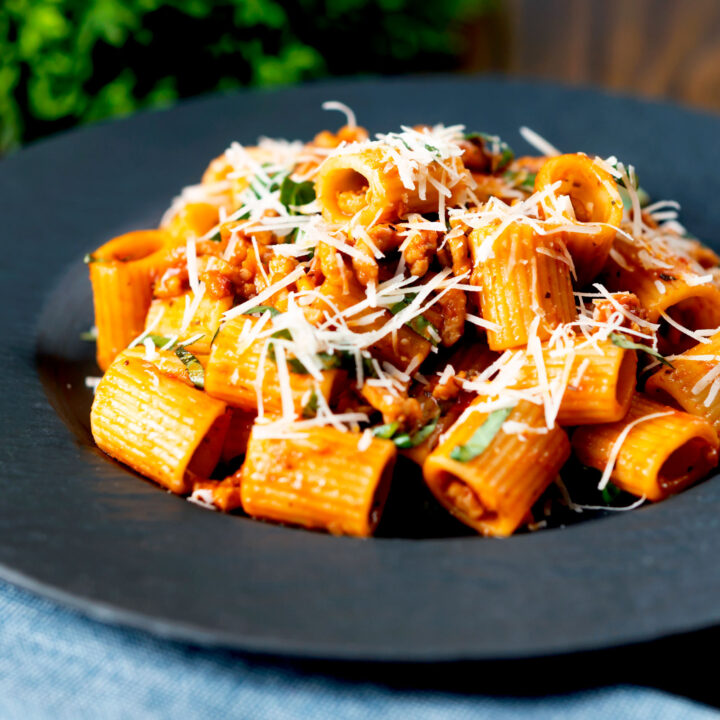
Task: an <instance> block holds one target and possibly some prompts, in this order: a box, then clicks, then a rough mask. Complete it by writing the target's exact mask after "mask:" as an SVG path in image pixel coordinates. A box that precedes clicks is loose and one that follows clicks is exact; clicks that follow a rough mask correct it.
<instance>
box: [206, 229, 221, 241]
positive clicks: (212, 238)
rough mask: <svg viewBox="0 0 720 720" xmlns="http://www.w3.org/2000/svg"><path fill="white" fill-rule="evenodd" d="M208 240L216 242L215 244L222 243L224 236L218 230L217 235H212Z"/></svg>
mask: <svg viewBox="0 0 720 720" xmlns="http://www.w3.org/2000/svg"><path fill="white" fill-rule="evenodd" d="M208 240H210V242H215V243H219V242H222V235H221V234H220V230H218V231H217V232H216V233H214V234H213V235H211V236H210V237H209V238H208Z"/></svg>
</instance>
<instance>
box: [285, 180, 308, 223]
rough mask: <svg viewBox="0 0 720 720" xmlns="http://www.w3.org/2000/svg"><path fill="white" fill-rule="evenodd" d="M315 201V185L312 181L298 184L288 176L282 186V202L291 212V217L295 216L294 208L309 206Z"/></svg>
mask: <svg viewBox="0 0 720 720" xmlns="http://www.w3.org/2000/svg"><path fill="white" fill-rule="evenodd" d="M314 199H315V184H314V183H313V182H311V181H310V180H305V181H304V182H299V183H297V182H295V181H294V180H292V179H291V178H290V176H289V175H287V176H286V177H285V179H284V180H283V181H282V185H281V186H280V202H281V203H282V204H283V205H284V206H285V207H286V208H287V209H288V210H289V211H290V214H291V215H292V214H295V213H294V211H293V210H292V208H293V207H300V206H301V205H307V204H308V203H311V202H312V201H313V200H314Z"/></svg>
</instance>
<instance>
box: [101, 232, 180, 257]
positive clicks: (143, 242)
mask: <svg viewBox="0 0 720 720" xmlns="http://www.w3.org/2000/svg"><path fill="white" fill-rule="evenodd" d="M167 241H168V237H167V235H166V234H165V233H164V232H160V231H157V230H147V231H144V230H140V231H137V232H130V233H126V234H125V235H120V236H119V237H116V238H115V239H114V240H111V241H110V242H108V243H105V245H103V246H102V247H100V248H98V250H96V251H95V252H94V253H93V255H92V257H93V259H94V260H95V261H102V262H119V263H131V262H137V261H138V260H145V259H146V258H149V257H150V256H151V255H154V254H155V253H158V252H160V251H161V250H164V249H165V247H166V246H167Z"/></svg>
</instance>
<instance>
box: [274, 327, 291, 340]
mask: <svg viewBox="0 0 720 720" xmlns="http://www.w3.org/2000/svg"><path fill="white" fill-rule="evenodd" d="M270 337H274V338H277V339H278V340H290V341H292V334H291V333H290V331H289V330H288V329H287V328H283V329H282V330H278V331H277V332H274V333H273V334H272V335H271V336H270Z"/></svg>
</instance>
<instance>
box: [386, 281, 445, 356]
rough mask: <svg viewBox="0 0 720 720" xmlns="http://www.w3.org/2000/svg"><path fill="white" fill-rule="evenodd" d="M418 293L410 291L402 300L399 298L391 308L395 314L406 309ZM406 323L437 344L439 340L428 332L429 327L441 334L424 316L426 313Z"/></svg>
mask: <svg viewBox="0 0 720 720" xmlns="http://www.w3.org/2000/svg"><path fill="white" fill-rule="evenodd" d="M416 295H417V293H410V294H408V295H406V296H405V297H404V298H403V299H402V300H399V301H398V302H396V303H395V304H394V305H391V306H390V308H389V310H390V312H391V313H392V314H393V315H397V314H398V313H399V312H401V311H402V310H404V309H405V308H406V307H407V306H408V305H410V303H411V302H412V301H413V300H414V299H415V296H416ZM405 325H407V327H409V328H410V329H411V330H414V331H415V332H416V333H417V334H418V335H420V336H421V337H424V338H425V339H426V340H429V341H430V342H431V343H432V344H433V345H437V340H435V339H434V338H433V337H432V336H431V335H430V334H429V333H428V332H427V329H428V327H432V329H433V330H434V331H435V333H436V334H437V335H440V333H439V332H438V329H437V328H436V327H435V326H434V325H433V324H432V323H431V322H430V321H429V320H428V319H427V318H426V317H425V316H424V315H417V316H416V317H414V318H412V320H408V321H407V322H406V323H405Z"/></svg>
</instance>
